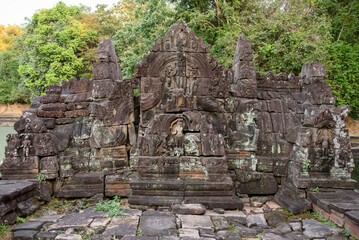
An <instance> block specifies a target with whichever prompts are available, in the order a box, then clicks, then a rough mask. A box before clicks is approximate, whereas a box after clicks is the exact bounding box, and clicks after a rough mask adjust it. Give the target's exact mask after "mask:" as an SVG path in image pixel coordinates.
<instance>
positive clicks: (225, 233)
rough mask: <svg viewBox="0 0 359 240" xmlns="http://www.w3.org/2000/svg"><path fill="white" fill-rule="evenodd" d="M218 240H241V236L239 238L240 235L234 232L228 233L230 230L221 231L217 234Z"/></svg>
mask: <svg viewBox="0 0 359 240" xmlns="http://www.w3.org/2000/svg"><path fill="white" fill-rule="evenodd" d="M216 239H219V240H225V239H232V240H241V239H242V238H241V236H239V235H238V234H236V233H234V232H232V231H228V230H224V231H219V232H217V233H216Z"/></svg>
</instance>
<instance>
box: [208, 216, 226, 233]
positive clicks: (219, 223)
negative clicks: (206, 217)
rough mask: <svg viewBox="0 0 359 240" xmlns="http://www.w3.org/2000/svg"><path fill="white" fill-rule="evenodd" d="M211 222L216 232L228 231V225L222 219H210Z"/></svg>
mask: <svg viewBox="0 0 359 240" xmlns="http://www.w3.org/2000/svg"><path fill="white" fill-rule="evenodd" d="M212 222H213V224H214V228H215V229H216V231H221V230H228V229H229V223H228V221H227V220H226V218H224V217H212Z"/></svg>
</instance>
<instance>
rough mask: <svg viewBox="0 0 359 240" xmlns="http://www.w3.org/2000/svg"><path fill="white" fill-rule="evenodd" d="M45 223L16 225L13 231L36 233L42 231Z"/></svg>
mask: <svg viewBox="0 0 359 240" xmlns="http://www.w3.org/2000/svg"><path fill="white" fill-rule="evenodd" d="M44 223H45V222H25V223H21V224H18V225H16V226H15V227H13V229H12V230H11V231H13V232H14V231H19V230H34V231H40V229H41V227H42V225H44Z"/></svg>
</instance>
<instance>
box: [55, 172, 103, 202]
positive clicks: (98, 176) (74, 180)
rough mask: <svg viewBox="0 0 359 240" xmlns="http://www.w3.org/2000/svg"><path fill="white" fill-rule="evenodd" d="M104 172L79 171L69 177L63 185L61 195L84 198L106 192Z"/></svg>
mask: <svg viewBox="0 0 359 240" xmlns="http://www.w3.org/2000/svg"><path fill="white" fill-rule="evenodd" d="M104 186H105V184H104V175H103V174H102V173H77V174H75V175H74V176H72V177H69V178H68V179H67V181H65V183H64V185H63V186H62V187H61V189H60V192H59V197H66V198H82V197H93V196H94V195H96V194H103V193H104Z"/></svg>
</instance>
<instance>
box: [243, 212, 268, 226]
mask: <svg viewBox="0 0 359 240" xmlns="http://www.w3.org/2000/svg"><path fill="white" fill-rule="evenodd" d="M247 225H248V227H255V226H259V227H264V228H267V227H268V224H267V221H266V219H265V218H264V214H251V215H249V216H248V217H247Z"/></svg>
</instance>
